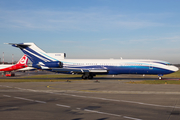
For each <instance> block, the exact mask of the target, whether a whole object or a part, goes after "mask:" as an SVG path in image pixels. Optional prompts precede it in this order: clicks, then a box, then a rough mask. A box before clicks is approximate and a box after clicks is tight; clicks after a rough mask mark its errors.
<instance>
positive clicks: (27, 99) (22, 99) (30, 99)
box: [14, 97, 34, 102]
mask: <svg viewBox="0 0 180 120" xmlns="http://www.w3.org/2000/svg"><path fill="white" fill-rule="evenodd" d="M14 98H16V99H21V100H27V101H32V102H34V100H32V99H27V98H22V97H14Z"/></svg>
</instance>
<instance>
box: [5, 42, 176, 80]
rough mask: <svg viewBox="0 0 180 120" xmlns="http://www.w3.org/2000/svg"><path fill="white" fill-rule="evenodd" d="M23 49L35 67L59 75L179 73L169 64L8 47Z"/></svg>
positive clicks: (22, 45)
mask: <svg viewBox="0 0 180 120" xmlns="http://www.w3.org/2000/svg"><path fill="white" fill-rule="evenodd" d="M8 44H10V45H12V46H14V47H18V48H20V49H21V50H22V51H23V52H24V54H26V55H27V57H28V58H29V59H30V60H31V61H32V63H33V64H32V67H35V68H38V69H45V70H50V71H53V72H58V73H68V74H82V78H83V79H87V78H88V79H92V78H93V76H95V75H98V74H109V75H117V74H142V75H145V74H151V75H158V76H159V79H161V77H162V76H163V75H164V74H170V73H173V72H176V71H178V70H179V69H178V68H177V67H175V66H173V65H171V64H170V63H168V62H165V61H160V60H145V59H65V57H66V54H65V53H46V52H44V51H43V50H41V49H40V48H38V47H37V46H36V45H35V44H34V43H20V44H14V43H8Z"/></svg>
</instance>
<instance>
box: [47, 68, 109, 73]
mask: <svg viewBox="0 0 180 120" xmlns="http://www.w3.org/2000/svg"><path fill="white" fill-rule="evenodd" d="M51 69H52V71H54V72H70V73H107V72H108V70H103V69H72V68H51Z"/></svg>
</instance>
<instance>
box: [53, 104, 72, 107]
mask: <svg viewBox="0 0 180 120" xmlns="http://www.w3.org/2000/svg"><path fill="white" fill-rule="evenodd" d="M56 105H57V106H60V107H67V108H70V107H71V106H67V105H61V104H56Z"/></svg>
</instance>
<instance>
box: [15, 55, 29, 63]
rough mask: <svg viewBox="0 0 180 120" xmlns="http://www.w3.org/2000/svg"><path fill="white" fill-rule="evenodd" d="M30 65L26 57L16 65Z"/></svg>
mask: <svg viewBox="0 0 180 120" xmlns="http://www.w3.org/2000/svg"><path fill="white" fill-rule="evenodd" d="M27 63H28V58H27V56H26V55H24V56H23V57H22V58H21V59H20V60H19V61H18V62H17V64H16V65H27Z"/></svg>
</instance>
